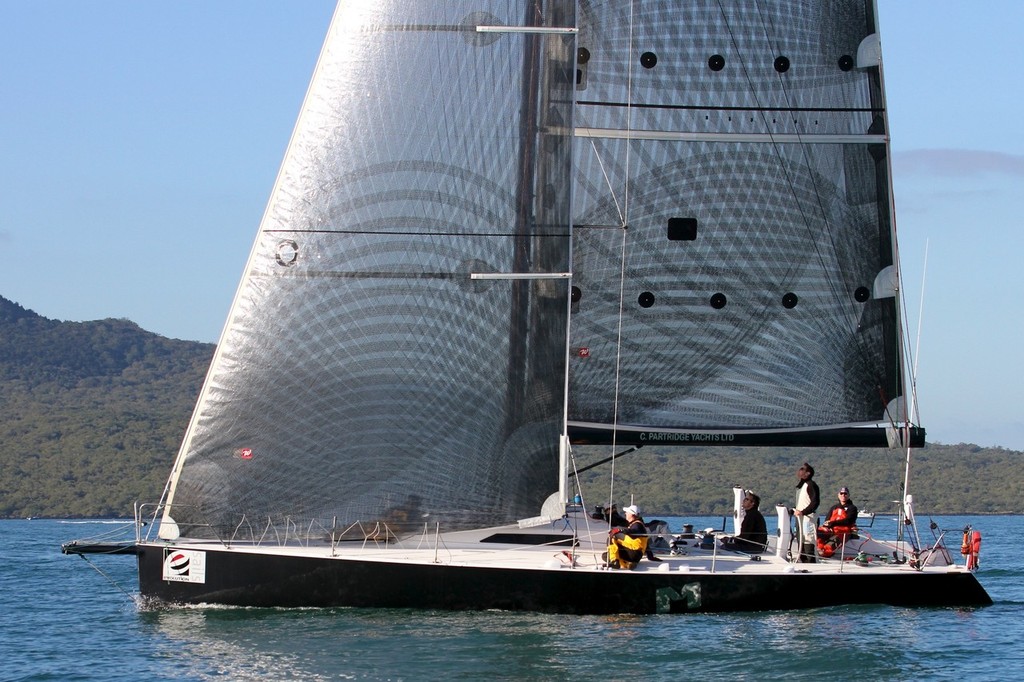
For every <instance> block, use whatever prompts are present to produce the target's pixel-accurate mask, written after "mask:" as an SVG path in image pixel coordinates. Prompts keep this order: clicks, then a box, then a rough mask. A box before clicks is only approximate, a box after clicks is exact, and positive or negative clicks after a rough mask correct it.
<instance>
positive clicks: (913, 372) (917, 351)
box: [905, 239, 928, 423]
mask: <svg viewBox="0 0 1024 682" xmlns="http://www.w3.org/2000/svg"><path fill="white" fill-rule="evenodd" d="M927 274H928V240H927V239H925V240H924V265H923V267H922V271H921V302H920V303H919V304H918V309H917V343H916V347H915V348H914V354H913V356H912V358H911V359H912V363H911V365H912V366H911V369H910V398H911V401H910V406H911V408H912V411H911V413H910V422H911V423H914V421H915V420H916V419H917V418H918V417H917V413H918V410H919V409H920V408H919V406H918V404H917V363H918V362H919V361H920V359H921V327H922V324H923V322H924V286H925V278H926V276H927ZM905 319H906V320H907V321H908V322H909V321H910V318H909V317H905Z"/></svg>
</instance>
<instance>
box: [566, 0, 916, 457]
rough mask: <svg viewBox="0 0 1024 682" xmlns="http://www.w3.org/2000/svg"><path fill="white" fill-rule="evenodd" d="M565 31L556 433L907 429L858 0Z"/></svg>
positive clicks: (673, 15) (882, 158) (829, 433)
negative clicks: (567, 291) (565, 190)
mask: <svg viewBox="0 0 1024 682" xmlns="http://www.w3.org/2000/svg"><path fill="white" fill-rule="evenodd" d="M579 22H580V32H579V56H578V67H577V68H578V71H577V85H576V96H577V108H576V112H575V116H576V118H575V120H576V126H577V132H576V134H577V144H576V147H575V164H574V165H575V168H576V176H575V183H576V184H575V189H574V192H575V196H574V212H573V219H574V244H573V246H574V250H573V275H574V277H573V285H574V288H573V299H574V302H573V308H572V321H571V326H572V338H571V343H570V350H571V355H570V377H571V381H570V391H569V400H570V403H569V418H570V432H571V434H572V435H573V436H574V439H575V440H576V441H577V442H604V441H607V440H610V439H613V438H617V439H618V440H619V441H620V442H626V441H629V442H639V443H643V442H649V443H670V444H671V443H687V442H699V443H708V442H728V443H737V444H738V443H763V444H769V443H796V444H816V445H817V444H827V443H838V444H843V445H867V444H874V445H883V444H885V443H886V437H885V429H884V426H883V428H880V429H873V430H872V429H865V428H860V427H863V426H865V425H875V424H882V425H886V424H899V423H902V422H903V421H904V420H905V418H906V416H905V414H903V412H905V410H904V409H903V402H902V396H903V386H902V382H901V377H902V375H903V370H902V358H901V354H900V346H899V319H898V307H897V298H896V297H895V293H896V292H895V273H894V262H895V245H894V240H893V236H892V235H893V224H892V218H891V216H892V208H891V207H892V201H891V192H890V180H889V159H888V137H887V131H886V124H885V120H886V119H885V107H884V101H883V94H882V87H881V75H880V69H879V64H878V58H877V49H873V48H874V47H875V46H877V35H876V28H875V17H874V14H873V3H872V2H871V1H870V0H868V1H866V2H865V1H863V0H859V1H850V2H828V3H822V2H817V1H814V0H810V1H805V2H798V1H791V0H780V1H778V2H767V1H765V0H758V1H756V2H721V1H720V0H705V1H696V0H695V1H691V2H686V3H678V2H647V1H645V2H632V3H630V2H616V1H613V0H609V1H607V2H598V1H594V2H581V3H580V18H579ZM914 435H915V438H916V439H918V440H920V439H922V438H923V433H922V432H920V431H919V430H917V431H916V432H915V434H914Z"/></svg>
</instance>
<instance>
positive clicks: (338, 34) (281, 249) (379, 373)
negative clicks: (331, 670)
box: [167, 1, 575, 538]
mask: <svg viewBox="0 0 1024 682" xmlns="http://www.w3.org/2000/svg"><path fill="white" fill-rule="evenodd" d="M479 8H480V5H479V3H468V2H443V3H392V2H384V3H382V2H346V3H342V4H341V5H340V7H339V9H338V11H337V13H336V15H335V17H334V19H333V22H332V25H331V28H330V31H329V34H328V37H327V40H326V43H325V47H324V50H323V52H322V54H321V57H320V61H319V64H318V66H317V69H316V73H315V74H314V77H313V80H312V83H311V86H310V90H309V92H308V94H307V97H306V101H305V104H304V106H303V110H302V113H301V116H300V118H299V121H298V123H297V126H296V130H295V132H294V134H293V138H292V141H291V144H290V146H289V149H288V152H287V155H286V158H285V160H284V163H283V165H282V168H281V172H280V175H279V177H278V180H277V184H276V186H275V188H274V191H273V195H272V198H271V201H270V204H269V206H268V209H267V212H266V215H265V217H264V219H263V221H262V224H261V226H260V230H259V235H258V238H257V240H256V243H255V246H254V248H253V251H252V254H251V256H250V260H249V263H248V265H247V268H246V272H245V274H244V277H243V281H242V283H241V285H240V287H239V290H238V293H237V294H236V299H235V302H234V305H233V307H232V311H231V315H230V319H229V321H228V324H227V326H226V328H225V331H224V333H223V335H222V337H221V340H220V343H219V346H218V350H217V354H216V357H215V359H214V363H213V365H212V367H211V369H210V372H209V376H208V377H207V380H206V383H205V385H204V388H203V391H202V394H201V398H200V401H199V403H198V405H197V408H196V412H195V414H194V416H193V419H192V422H191V424H190V426H189V430H188V433H187V436H186V438H185V441H184V444H183V446H182V450H181V452H180V454H179V457H178V461H177V463H176V466H175V471H174V474H173V476H172V488H171V492H170V495H169V499H168V502H169V504H168V505H167V515H168V516H169V517H171V518H173V519H174V520H175V521H176V522H177V525H178V527H179V528H180V530H181V533H182V534H183V535H188V536H193V537H204V536H206V537H220V538H230V537H232V536H236V537H237V536H241V537H244V538H249V537H251V536H260V535H264V534H267V533H270V534H272V535H273V534H276V535H277V536H278V537H280V536H282V535H283V534H288V533H291V534H296V533H297V534H299V535H303V534H308V533H321V532H323V530H324V529H325V528H331V527H335V526H337V527H345V526H347V525H348V524H351V523H354V522H361V523H362V524H364V525H366V524H373V523H374V522H376V521H385V522H387V523H388V524H389V528H390V529H392V530H394V529H396V528H401V527H403V526H405V527H410V526H411V527H415V528H422V527H423V524H424V523H425V522H429V523H430V525H431V527H433V523H434V522H435V521H436V522H440V523H441V524H442V525H443V527H444V528H446V529H449V530H450V529H452V528H457V527H460V526H485V525H489V524H497V523H504V522H508V521H512V520H515V519H517V518H522V517H524V516H528V515H532V514H535V513H536V511H537V509H539V508H540V506H541V502H542V501H543V499H544V498H545V497H546V495H547V494H548V493H550V492H552V490H553V489H554V487H555V486H557V465H558V440H559V434H560V433H561V432H562V427H563V423H564V388H565V342H566V332H565V328H566V324H567V322H566V318H567V316H568V304H567V301H568V286H569V285H568V280H567V278H566V275H565V273H567V272H568V270H569V265H570V264H569V214H570V209H569V183H568V182H566V179H567V178H569V177H570V176H571V171H570V164H571V154H570V149H571V139H570V136H571V116H572V94H573V93H572V78H571V77H572V65H573V57H574V49H575V46H574V40H573V35H572V33H573V28H574V26H575V18H574V14H573V3H572V2H567V1H559V2H551V3H546V4H545V8H544V11H543V12H541V11H538V7H537V5H536V3H534V2H527V1H510V2H498V3H488V4H487V8H488V9H487V11H486V12H482V11H478V10H479ZM503 27H504V28H503ZM506 28H507V29H508V30H506ZM523 274H526V275H530V276H531V277H530V278H522V277H518V276H517V275H523ZM474 275H490V278H474Z"/></svg>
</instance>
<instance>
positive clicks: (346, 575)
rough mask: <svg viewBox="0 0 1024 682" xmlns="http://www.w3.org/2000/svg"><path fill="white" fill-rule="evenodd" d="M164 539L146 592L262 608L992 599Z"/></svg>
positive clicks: (712, 608)
mask: <svg viewBox="0 0 1024 682" xmlns="http://www.w3.org/2000/svg"><path fill="white" fill-rule="evenodd" d="M164 554H165V549H164V548H162V547H160V546H141V547H140V548H139V553H138V561H139V585H140V589H141V591H142V594H143V596H144V597H147V598H155V599H158V600H161V601H165V602H172V603H189V604H199V603H216V604H227V605H235V606H257V607H300V606H305V607H333V606H355V607H372V608H416V609H445V610H484V609H502V610H513V611H538V612H548V613H570V614H610V613H634V614H653V613H689V612H726V611H764V610H777V609H808V608H818V607H826V606H839V605H845V604H890V605H894V606H984V605H987V604H991V603H992V600H991V598H990V597H989V596H988V594H987V593H986V592H985V590H984V588H982V586H981V584H980V583H979V582H978V580H977V579H976V578H975V576H974V575H973V574H971V573H968V572H965V571H949V572H947V571H941V572H928V571H925V572H915V571H910V570H892V571H877V572H863V573H859V572H857V571H847V572H844V573H837V572H829V573H818V574H815V573H800V572H794V573H772V574H736V573H706V572H690V573H684V572H674V573H673V572H661V571H656V570H647V571H632V572H629V571H595V570H585V569H580V570H572V569H569V568H562V569H559V570H524V569H519V568H492V567H471V566H454V565H450V564H409V563H388V562H376V561H356V560H339V559H331V558H324V557H307V556H291V555H269V554H251V553H246V552H237V551H217V550H214V551H206V582H205V583H203V584H195V583H184V582H168V581H165V580H163V579H162V573H161V571H162V565H163V561H164Z"/></svg>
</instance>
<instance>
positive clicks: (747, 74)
mask: <svg viewBox="0 0 1024 682" xmlns="http://www.w3.org/2000/svg"><path fill="white" fill-rule="evenodd" d="M754 4H755V6H756V8H757V12H758V16H759V17H760V18H761V26H762V30H763V31H764V33H765V38H766V40H767V41H768V42H769V44H770V43H771V42H772V41H771V34H770V33H769V29H768V28H767V27H766V25H765V21H764V14H763V12H762V10H761V5H760V3H758V2H755V3H754ZM717 5H718V10H719V12H720V13H721V15H722V21H723V23H724V24H725V28H726V30H727V31H728V33H729V38H730V40H731V42H732V45H733V48H734V49H735V50H736V53H737V55H742V54H743V53H742V52H741V50H740V44H739V42H738V41H737V39H736V34H735V33H734V32H733V29H732V24H731V23H730V22H729V18H728V15H727V14H726V11H725V7H724V6H723V5H722V0H718V1H717ZM739 61H740V68H741V69H742V70H743V77H744V78H745V79H746V81H747V84H748V86H749V89H750V94H751V96H752V97H753V99H754V102H755V104H756V105H757V107H758V109H759V113H760V115H761V122H762V124H763V126H764V129H765V130H766V131H767V134H768V136H769V138H770V139H771V140H772V142H771V147H772V151H773V152H774V154H775V158H776V159H777V160H778V161H779V167H780V170H781V171H782V175H783V177H784V178H785V182H786V186H787V187H788V188H789V193H790V195H791V196H792V197H793V200H794V204H795V205H796V207H797V209H798V210H799V212H800V216H801V218H802V219H803V223H804V228H805V229H806V230H807V233H808V234H809V235H810V236H811V243H812V244H813V245H814V250H815V253H817V255H818V262H819V263H821V264H822V266H823V267H822V270H823V271H825V272H826V273H827V270H826V269H825V268H824V263H825V261H824V258H823V257H822V253H821V250H820V249H819V247H818V241H817V239H814V232H813V230H812V229H811V225H810V220H809V219H808V217H807V215H806V213H805V210H804V204H803V202H802V201H800V198H799V196H798V195H797V192H796V187H795V185H794V184H793V178H792V176H791V174H790V172H789V170H788V168H787V166H786V163H785V160H784V158H783V155H782V151H781V149H780V147H779V143H778V142H777V141H776V140H775V135H774V134H773V133H772V130H771V127H770V126H769V125H768V117H767V111H766V110H765V109H764V108H763V105H762V104H761V101H760V98H759V97H758V95H757V91H756V89H755V88H754V87H753V79H752V78H751V77H750V72H749V71H748V70H747V65H746V62H745V61H744V60H743V59H742V58H741V59H740V60H739ZM778 78H779V82H780V85H781V86H782V92H783V94H784V96H785V97H786V100H787V102H789V99H790V98H789V93H788V91H787V90H786V87H785V82H784V81H783V80H782V74H781V73H780V74H779V76H778ZM796 135H797V137H798V138H799V137H800V133H799V130H797V133H796ZM800 148H801V151H803V152H804V159H805V166H806V167H807V168H808V170H810V165H809V162H808V161H807V156H806V147H805V145H803V144H801V145H800ZM809 175H810V178H811V182H812V186H813V188H814V193H815V196H816V198H817V200H818V205H819V210H820V211H821V212H822V218H823V220H824V221H825V224H826V226H827V225H828V224H829V221H828V219H827V217H826V216H825V214H824V208H823V206H822V205H821V193H820V192H819V191H818V188H817V183H815V182H814V176H813V174H809ZM830 239H831V237H830ZM834 246H835V244H834V243H833V247H834ZM789 271H790V272H791V271H792V268H790V269H789ZM827 281H828V283H829V287H830V288H831V289H832V293H833V296H835V297H836V298H837V299H838V298H839V292H838V291H837V289H836V287H835V282H834V281H833V280H832V278H831V277H828V278H827ZM767 305H768V304H767V303H766V304H765V308H767Z"/></svg>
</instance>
